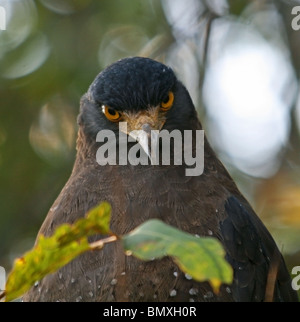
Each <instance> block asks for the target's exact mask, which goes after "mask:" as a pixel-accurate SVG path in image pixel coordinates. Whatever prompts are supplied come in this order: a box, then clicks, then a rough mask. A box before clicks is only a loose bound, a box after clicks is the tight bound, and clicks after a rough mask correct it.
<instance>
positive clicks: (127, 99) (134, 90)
mask: <svg viewBox="0 0 300 322" xmlns="http://www.w3.org/2000/svg"><path fill="white" fill-rule="evenodd" d="M175 83H176V76H175V74H174V72H173V71H172V69H171V68H169V67H167V66H165V65H164V64H161V63H159V62H157V61H154V60H152V59H149V58H142V57H133V58H125V59H122V60H119V61H117V62H116V63H114V64H112V65H110V66H109V67H107V68H106V69H105V70H104V71H102V72H101V73H100V74H99V75H98V76H97V77H96V79H95V80H94V82H93V83H92V85H91V86H90V88H89V91H88V97H89V99H90V100H92V101H94V102H96V103H98V104H101V105H102V104H105V105H108V106H110V107H112V108H115V109H118V110H120V111H122V110H127V111H130V110H140V109H146V108H147V107H149V105H152V106H156V105H158V104H159V103H160V102H161V101H163V100H164V99H165V97H166V96H167V95H168V92H169V91H170V90H171V89H172V87H173V86H174V85H175Z"/></svg>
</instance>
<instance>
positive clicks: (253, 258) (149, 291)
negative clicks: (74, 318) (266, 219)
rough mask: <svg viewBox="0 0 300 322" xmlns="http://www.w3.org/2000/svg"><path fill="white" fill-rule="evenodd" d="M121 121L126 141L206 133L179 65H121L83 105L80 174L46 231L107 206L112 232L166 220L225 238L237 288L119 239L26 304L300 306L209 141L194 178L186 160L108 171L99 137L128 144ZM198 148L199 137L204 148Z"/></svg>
mask: <svg viewBox="0 0 300 322" xmlns="http://www.w3.org/2000/svg"><path fill="white" fill-rule="evenodd" d="M121 122H122V123H124V122H127V130H126V131H125V132H126V133H125V134H126V135H128V134H130V132H132V131H139V130H143V131H144V132H145V133H147V135H148V134H149V133H150V131H154V133H157V131H162V130H167V131H172V130H175V129H176V130H179V131H180V132H181V133H184V131H186V130H190V131H193V133H194V132H195V131H197V130H202V126H201V123H200V122H199V120H198V117H197V112H196V110H195V107H194V105H193V102H192V100H191V98H190V95H189V93H188V91H187V89H186V88H185V87H184V85H183V84H182V83H181V82H180V81H179V80H178V79H177V77H176V76H175V74H174V72H173V71H172V69H171V68H170V67H168V66H166V65H164V64H162V63H160V62H157V61H154V60H152V59H149V58H142V57H130V58H124V59H122V60H119V61H117V62H115V63H113V64H112V65H110V66H109V67H107V68H106V69H104V70H103V71H102V72H101V73H100V74H99V75H98V76H97V77H96V79H95V80H94V81H93V83H92V84H91V86H90V87H89V89H88V91H87V93H86V94H85V95H84V96H83V97H82V99H81V105H80V114H79V117H78V124H79V131H78V139H77V156H76V161H75V164H74V167H73V171H72V173H71V176H70V178H69V180H68V182H67V183H66V185H65V187H64V188H63V190H62V191H61V193H60V195H59V196H58V198H57V199H56V201H55V202H54V204H53V206H52V207H51V209H50V211H49V213H48V215H47V217H46V219H45V221H44V223H43V225H42V227H41V229H40V231H39V234H43V235H45V236H49V235H51V234H52V233H53V232H54V230H55V228H56V227H58V226H59V225H61V224H63V223H73V222H74V221H76V220H77V219H79V218H81V217H83V216H84V215H85V214H86V213H87V211H88V210H89V209H91V208H92V207H94V206H96V205H98V204H99V203H100V202H101V201H104V200H106V201H108V202H109V203H110V204H111V206H112V219H111V228H112V231H114V232H115V233H117V234H119V235H123V234H125V233H128V232H130V231H131V230H133V229H134V228H135V227H137V226H139V225H140V224H142V223H143V222H145V221H146V220H148V219H152V218H157V219H160V220H162V221H163V222H165V223H167V224H169V225H172V226H175V227H177V228H178V229H181V230H183V231H186V232H188V233H191V234H195V235H196V234H197V235H199V236H213V237H215V238H217V239H218V240H219V241H220V242H221V243H222V245H223V247H224V249H225V251H226V260H227V261H228V262H229V263H230V264H231V265H232V267H233V271H234V281H233V284H232V285H222V286H221V289H220V292H219V293H218V294H215V293H214V292H213V290H212V288H211V286H210V285H209V283H207V282H202V283H199V282H196V281H194V280H193V279H191V278H190V277H189V276H187V275H185V274H184V273H183V272H181V271H180V270H179V269H178V267H177V266H176V265H175V264H174V262H173V261H172V260H171V259H170V258H168V257H165V258H163V259H159V260H153V261H149V262H144V261H140V260H139V259H137V258H134V257H133V256H126V255H125V254H124V250H123V248H122V245H121V244H120V243H118V242H116V243H112V244H108V245H107V246H106V247H105V248H104V249H103V250H101V251H94V252H87V253H85V254H83V255H81V256H79V257H77V258H76V259H75V260H73V261H72V262H70V263H69V264H68V265H66V266H65V267H63V268H61V269H60V270H59V271H57V272H56V273H54V274H50V275H48V276H46V277H45V278H44V279H42V280H41V281H40V282H39V283H38V284H36V285H35V286H34V287H33V288H32V289H31V290H30V291H29V292H28V293H26V294H25V296H24V297H23V300H24V301H265V300H266V297H267V295H266V294H268V293H271V297H270V295H268V297H269V299H271V300H273V301H297V295H296V293H295V292H294V291H293V289H292V287H291V279H290V275H289V272H288V270H287V268H286V265H285V262H284V259H283V257H282V255H281V253H280V251H279V250H278V248H277V246H276V244H275V242H274V240H273V238H272V237H271V235H270V233H269V232H268V230H267V229H266V227H265V226H264V224H263V223H262V221H261V220H260V219H259V218H258V216H257V215H256V214H255V212H254V210H253V209H252V208H251V206H250V205H249V203H248V202H247V200H246V199H245V198H244V197H243V196H242V194H241V192H240V191H239V190H238V188H237V186H236V184H235V183H234V181H233V179H232V178H231V177H230V175H229V174H228V172H227V171H226V169H225V167H224V166H223V165H222V163H221V162H220V161H219V159H218V158H217V156H216V154H215V153H214V151H213V150H212V148H211V146H210V145H209V143H208V141H207V139H206V138H205V140H204V170H203V173H202V174H201V175H196V176H187V175H186V171H185V170H186V168H187V167H188V166H187V164H184V162H183V164H182V165H177V164H175V163H173V164H172V163H171V164H170V165H163V164H161V163H159V162H158V164H156V165H153V164H151V163H150V162H149V164H137V165H132V164H130V163H128V164H127V165H123V164H122V165H121V164H118V162H116V164H115V165H114V164H106V165H103V164H99V160H97V157H96V155H97V151H98V149H99V147H101V146H102V145H103V144H105V143H104V142H98V141H99V140H97V139H96V138H97V135H98V133H99V131H101V130H111V131H112V132H113V133H115V134H116V145H117V147H118V144H119V143H120V142H118V141H119V137H120V135H119V130H120V124H121ZM155 131H156V132H155ZM125 134H124V135H125ZM151 138H152V136H151ZM143 142H144V143H145V141H143ZM143 142H140V143H141V145H142V146H143V148H144V150H145V151H146V150H147V149H146V145H147V144H144V143H143ZM128 144H129V145H131V146H133V145H134V144H135V143H134V142H130V143H128ZM196 144H197V142H196V141H195V140H192V145H193V149H194V150H195V148H196V147H195V145H196ZM182 149H184V147H182ZM148 155H149V153H148ZM100 161H101V160H100ZM100 163H101V162H100Z"/></svg>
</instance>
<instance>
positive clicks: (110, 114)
mask: <svg viewBox="0 0 300 322" xmlns="http://www.w3.org/2000/svg"><path fill="white" fill-rule="evenodd" d="M102 112H103V113H104V115H105V116H106V118H107V119H108V120H109V121H111V122H119V121H120V120H121V117H122V115H121V113H119V112H118V111H116V110H114V109H113V108H110V107H109V106H107V105H103V106H102Z"/></svg>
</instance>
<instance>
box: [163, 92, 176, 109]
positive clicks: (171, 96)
mask: <svg viewBox="0 0 300 322" xmlns="http://www.w3.org/2000/svg"><path fill="white" fill-rule="evenodd" d="M173 102H174V94H173V92H169V94H168V96H167V97H166V99H165V100H164V101H162V102H161V104H160V109H161V110H162V111H164V112H165V111H168V110H169V109H170V108H171V107H172V105H173Z"/></svg>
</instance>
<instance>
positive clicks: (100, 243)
mask: <svg viewBox="0 0 300 322" xmlns="http://www.w3.org/2000/svg"><path fill="white" fill-rule="evenodd" d="M116 240H118V237H117V236H116V235H112V236H110V237H107V238H104V239H100V240H97V241H95V242H93V243H91V244H90V248H91V249H92V250H99V249H102V248H103V246H104V245H105V244H109V243H112V242H115V241H116Z"/></svg>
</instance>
